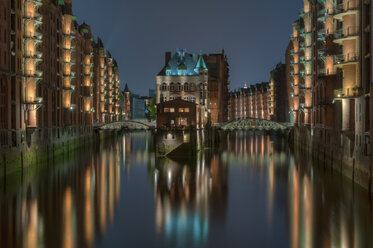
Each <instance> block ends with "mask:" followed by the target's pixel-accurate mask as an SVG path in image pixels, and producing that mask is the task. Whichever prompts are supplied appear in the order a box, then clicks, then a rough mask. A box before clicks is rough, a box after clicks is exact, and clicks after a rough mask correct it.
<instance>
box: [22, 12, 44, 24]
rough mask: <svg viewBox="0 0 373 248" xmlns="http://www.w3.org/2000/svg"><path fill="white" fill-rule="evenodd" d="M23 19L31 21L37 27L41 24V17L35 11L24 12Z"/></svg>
mask: <svg viewBox="0 0 373 248" xmlns="http://www.w3.org/2000/svg"><path fill="white" fill-rule="evenodd" d="M23 18H24V19H25V20H28V21H33V22H34V23H35V24H38V25H40V24H42V23H43V16H42V15H40V14H39V13H38V12H35V11H33V12H32V11H28V12H25V15H24V16H23Z"/></svg>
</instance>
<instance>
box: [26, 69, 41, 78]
mask: <svg viewBox="0 0 373 248" xmlns="http://www.w3.org/2000/svg"><path fill="white" fill-rule="evenodd" d="M24 76H25V77H31V78H37V79H41V78H42V77H43V72H42V71H39V70H25V71H24Z"/></svg>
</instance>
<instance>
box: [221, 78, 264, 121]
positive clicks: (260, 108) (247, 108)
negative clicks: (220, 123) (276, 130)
mask: <svg viewBox="0 0 373 248" xmlns="http://www.w3.org/2000/svg"><path fill="white" fill-rule="evenodd" d="M269 101H270V87H269V83H267V82H263V83H259V84H255V85H251V86H250V87H247V86H246V85H245V87H243V88H240V89H239V90H238V91H234V92H231V93H230V96H229V103H228V106H229V107H228V121H235V120H243V119H247V118H255V119H263V120H270V119H271V117H270V102H269Z"/></svg>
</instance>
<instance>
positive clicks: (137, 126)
mask: <svg viewBox="0 0 373 248" xmlns="http://www.w3.org/2000/svg"><path fill="white" fill-rule="evenodd" d="M94 128H95V129H99V130H122V129H128V130H150V129H154V128H155V123H153V122H145V121H144V122H142V121H117V122H112V123H103V124H99V125H95V126H94Z"/></svg>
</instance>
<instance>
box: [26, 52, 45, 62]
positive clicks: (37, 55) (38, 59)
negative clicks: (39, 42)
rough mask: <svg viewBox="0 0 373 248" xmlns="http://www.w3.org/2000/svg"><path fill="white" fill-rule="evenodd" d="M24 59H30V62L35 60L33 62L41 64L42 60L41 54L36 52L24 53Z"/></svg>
mask: <svg viewBox="0 0 373 248" xmlns="http://www.w3.org/2000/svg"><path fill="white" fill-rule="evenodd" d="M23 57H24V58H26V59H32V60H35V62H41V61H42V60H43V59H42V57H43V53H42V52H38V51H35V52H25V54H24V56H23Z"/></svg>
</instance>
